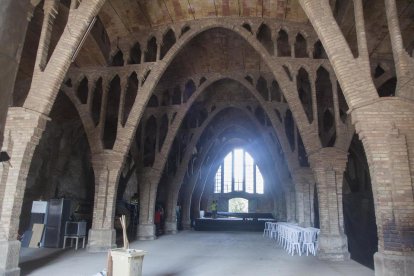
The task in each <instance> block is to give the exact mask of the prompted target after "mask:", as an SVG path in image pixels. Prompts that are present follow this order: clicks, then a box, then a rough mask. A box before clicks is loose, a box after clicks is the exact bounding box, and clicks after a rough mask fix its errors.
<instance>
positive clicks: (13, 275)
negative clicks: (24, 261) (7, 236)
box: [0, 241, 20, 276]
mask: <svg viewBox="0 0 414 276" xmlns="http://www.w3.org/2000/svg"><path fill="white" fill-rule="evenodd" d="M19 253H20V242H19V241H1V242H0V275H7V276H18V275H20V268H19Z"/></svg>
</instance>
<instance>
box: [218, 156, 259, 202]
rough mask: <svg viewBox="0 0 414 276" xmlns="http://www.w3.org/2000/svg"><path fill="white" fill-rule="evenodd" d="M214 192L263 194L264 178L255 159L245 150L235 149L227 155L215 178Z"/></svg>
mask: <svg viewBox="0 0 414 276" xmlns="http://www.w3.org/2000/svg"><path fill="white" fill-rule="evenodd" d="M222 176H223V179H222ZM222 187H223V188H222ZM214 192H215V193H231V192H246V193H250V194H253V193H257V194H263V193H264V180H263V176H262V174H261V172H260V169H259V167H258V166H257V165H256V164H255V162H254V159H253V157H252V156H251V155H250V154H249V153H247V152H246V151H245V150H243V149H234V150H232V151H231V152H230V153H229V154H227V155H226V157H225V158H224V162H223V163H222V165H221V166H220V167H219V168H218V169H217V172H216V175H215V178H214Z"/></svg>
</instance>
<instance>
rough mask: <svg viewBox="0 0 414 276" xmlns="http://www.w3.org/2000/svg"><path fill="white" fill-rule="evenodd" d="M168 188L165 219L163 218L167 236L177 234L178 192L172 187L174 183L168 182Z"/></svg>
mask: <svg viewBox="0 0 414 276" xmlns="http://www.w3.org/2000/svg"><path fill="white" fill-rule="evenodd" d="M169 183H171V184H170V186H169V187H168V194H167V206H166V208H165V212H166V217H165V233H167V234H176V233H177V214H176V209H175V208H176V206H177V198H178V191H177V189H175V187H174V186H173V185H172V184H173V183H174V182H172V181H169Z"/></svg>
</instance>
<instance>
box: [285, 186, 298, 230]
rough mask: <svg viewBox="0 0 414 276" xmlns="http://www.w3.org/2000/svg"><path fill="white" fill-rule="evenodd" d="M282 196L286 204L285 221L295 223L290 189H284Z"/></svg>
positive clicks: (293, 196)
mask: <svg viewBox="0 0 414 276" xmlns="http://www.w3.org/2000/svg"><path fill="white" fill-rule="evenodd" d="M284 196H285V202H286V221H288V222H294V221H295V200H294V199H295V194H294V192H293V191H292V189H290V188H285V189H284Z"/></svg>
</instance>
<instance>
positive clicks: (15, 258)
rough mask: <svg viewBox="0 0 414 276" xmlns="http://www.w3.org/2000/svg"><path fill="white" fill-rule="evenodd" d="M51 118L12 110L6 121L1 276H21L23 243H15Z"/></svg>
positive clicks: (0, 192)
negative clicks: (29, 181) (38, 150)
mask: <svg viewBox="0 0 414 276" xmlns="http://www.w3.org/2000/svg"><path fill="white" fill-rule="evenodd" d="M48 120H49V118H48V117H46V116H44V115H42V114H39V113H37V112H33V111H29V110H25V109H24V108H19V107H11V108H9V110H8V115H7V121H6V128H5V133H6V137H5V138H6V139H5V142H4V145H3V150H7V152H8V153H9V155H10V157H11V159H10V163H5V164H2V165H1V166H0V167H1V168H0V184H1V185H0V208H1V209H0V212H1V213H0V274H1V275H19V274H20V268H19V267H18V264H19V251H20V242H19V241H17V240H16V238H17V233H18V228H19V218H20V212H21V209H22V203H23V198H24V192H25V189H26V178H27V174H28V172H29V169H30V162H31V160H32V157H33V153H34V150H35V148H36V146H37V145H38V143H39V140H40V137H41V136H42V133H43V131H44V129H45V127H46V123H47V121H48Z"/></svg>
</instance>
